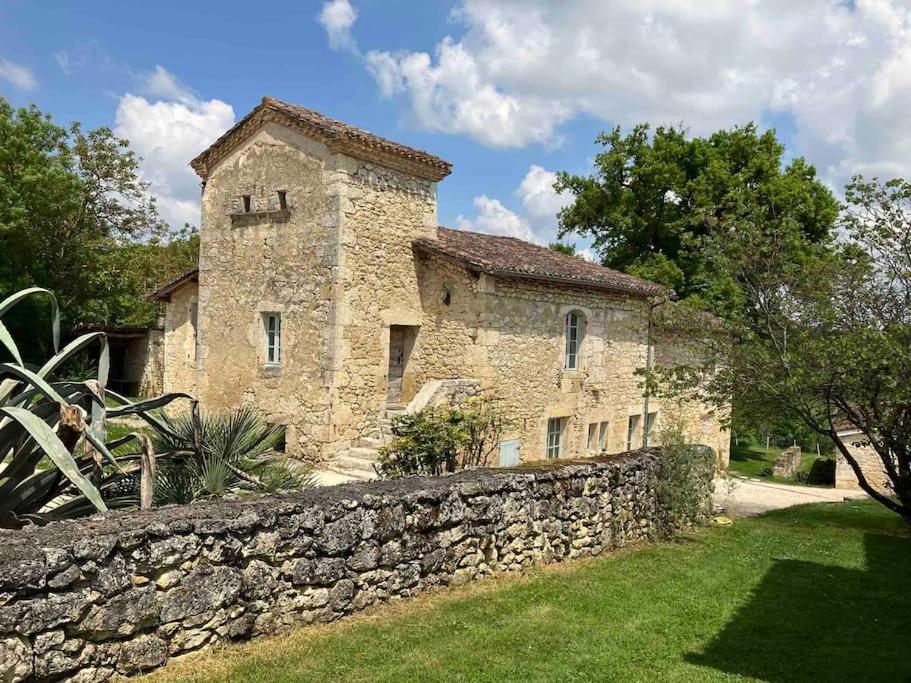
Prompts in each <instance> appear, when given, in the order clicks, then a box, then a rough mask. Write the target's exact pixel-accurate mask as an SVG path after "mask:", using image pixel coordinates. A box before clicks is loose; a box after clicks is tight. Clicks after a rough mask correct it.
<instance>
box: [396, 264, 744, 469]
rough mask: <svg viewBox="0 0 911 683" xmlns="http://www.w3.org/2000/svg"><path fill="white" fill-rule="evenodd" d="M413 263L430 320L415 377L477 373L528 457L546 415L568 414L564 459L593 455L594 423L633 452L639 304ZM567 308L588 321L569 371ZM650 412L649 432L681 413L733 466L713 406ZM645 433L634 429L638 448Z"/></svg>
mask: <svg viewBox="0 0 911 683" xmlns="http://www.w3.org/2000/svg"><path fill="white" fill-rule="evenodd" d="M417 268H418V282H419V286H420V292H421V307H422V310H423V314H424V317H423V325H422V327H421V330H420V332H419V334H418V337H417V341H416V343H415V348H414V351H413V353H412V361H411V362H412V363H413V364H414V366H415V368H416V369H415V373H416V376H417V380H418V384H423V383H425V382H428V381H432V380H437V379H446V378H455V377H463V378H476V379H478V380H480V381H481V383H482V386H483V388H484V389H489V390H493V391H494V392H495V393H496V395H497V396H498V397H499V398H500V400H501V405H502V409H503V410H504V412H505V413H506V414H507V415H509V417H510V418H512V420H513V426H512V428H511V429H510V430H508V431H507V432H506V433H505V434H504V435H503V438H504V439H512V438H517V439H519V440H520V449H521V451H520V452H521V458H522V460H523V462H527V461H530V460H541V459H543V458H544V457H545V442H546V433H547V422H548V419H549V418H565V419H566V426H565V428H564V439H563V442H564V447H563V456H562V457H569V458H572V457H579V456H583V455H587V454H589V455H590V454H593V452H592V451H590V450H589V449H588V428H589V425H590V424H593V423H596V424H598V425H599V429H600V424H601V423H607V425H608V433H607V439H606V443H605V450H606V452H608V453H619V452H622V451H625V450H627V449H628V445H627V427H628V423H629V418H630V416H633V415H640V416H641V414H642V410H643V389H642V379H641V377H640V376H639V375H637V374H636V371H637V369H639V368H642V367H644V366H645V353H646V334H647V318H646V309H645V305H644V304H643V303H642V302H639V301H635V300H631V299H625V298H623V297H620V296H617V295H610V294H608V293H605V292H602V291H597V290H593V289H586V288H580V287H572V286H569V285H557V284H552V283H546V282H537V281H522V280H517V279H504V278H496V279H494V278H490V277H488V276H483V275H482V276H480V277H478V276H472V275H471V274H470V273H468V271H466V270H465V269H464V268H463V267H461V266H458V265H455V264H452V263H450V262H448V261H446V260H444V259H440V258H435V257H424V256H422V257H421V258H420V259H418V262H417ZM447 301H448V303H446V302H447ZM570 311H577V312H580V313H582V315H583V319H584V333H583V340H582V348H581V356H580V363H579V369H578V370H571V371H570V370H565V369H564V349H565V344H566V340H565V335H564V319H565V316H566V314H567V313H569V312H570ZM656 355H657V354H656ZM649 413H657V414H658V422H657V423H656V425H655V426H654V427H653V430H652V435H653V437H652V438H653V439H654V436H655V435H656V434H657V433H658V432H659V431H660V424H661V420H662V416H664V417H665V418H668V419H669V418H673V419H681V420H683V422H684V424H685V425H686V427H687V432H688V434H689V435H690V436H691V438H693V439H694V440H696V441H697V442H698V443H703V444H705V445H708V446H711V447H712V448H713V449H714V450H715V451H716V452H717V453H718V454H719V459H720V464H721V465H722V466H725V465H726V464H727V451H728V437H727V433H726V432H725V431H724V430H723V429H722V419H721V418H722V416H719V415H716V414H715V413H713V412H712V411H711V410H710V409H709V408H708V407H707V406H704V405H701V404H700V403H699V402H698V401H694V400H692V399H687V400H680V401H673V400H669V399H663V400H661V399H657V398H653V399H652V400H651V401H650V404H649ZM640 424H642V422H641V421H640ZM641 436H642V435H641V430H640V431H637V432H636V434H635V436H634V440H633V442H632V447H633V448H636V447H637V446H639V445H640V444H641ZM652 443H653V444H654V443H655V442H654V441H652ZM491 464H494V463H491Z"/></svg>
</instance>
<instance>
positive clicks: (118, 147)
mask: <svg viewBox="0 0 911 683" xmlns="http://www.w3.org/2000/svg"><path fill="white" fill-rule="evenodd" d="M166 242H167V239H166V226H165V224H164V223H163V221H162V220H161V219H160V217H159V216H158V212H157V211H156V208H155V201H154V198H152V197H151V195H150V194H149V192H148V183H146V182H144V181H142V180H141V178H140V174H139V166H138V159H137V157H136V156H135V154H134V153H133V152H132V151H130V149H129V145H128V142H127V141H126V140H123V139H120V138H117V137H115V136H114V135H113V133H112V132H111V131H110V130H109V129H108V128H99V129H97V130H92V131H89V132H85V131H83V129H82V128H81V126H80V125H79V124H78V123H74V124H72V125H71V126H70V127H69V128H64V127H61V126H59V125H57V124H55V123H54V122H53V121H52V119H51V117H50V116H49V115H47V114H44V113H42V112H41V111H40V110H39V109H38V108H37V107H35V106H31V107H28V108H23V109H18V110H17V109H13V107H11V106H10V105H9V103H8V102H6V101H5V100H3V99H2V98H0V293H2V292H7V293H9V292H12V291H16V290H18V289H22V288H25V287H30V286H36V285H37V286H41V287H45V288H47V289H50V290H52V291H53V292H54V293H55V294H56V296H57V298H58V300H59V301H60V305H61V310H63V311H64V312H65V313H64V315H65V316H66V317H65V318H64V321H63V324H64V326H68V325H72V324H73V323H75V322H85V323H97V324H112V323H118V322H121V321H123V320H129V319H131V316H133V318H135V317H136V316H135V313H134V312H132V311H130V309H131V304H130V302H132V303H133V304H135V303H137V302H138V300H139V299H140V298H141V297H142V295H143V294H144V293H145V292H139V291H137V290H136V287H135V283H134V282H132V280H133V279H135V278H136V277H137V274H136V273H133V272H131V271H130V269H131V268H133V267H134V265H135V266H136V267H139V265H140V264H136V263H135V260H134V259H135V256H136V253H137V252H139V251H142V248H141V247H138V246H136V245H137V244H143V245H144V244H148V245H155V244H162V243H166ZM124 247H128V248H127V249H126V250H125V251H123V248H124ZM153 251H154V250H153ZM152 262H153V260H152V258H151V257H150V256H147V257H146V260H145V262H144V263H142V264H141V267H142V270H141V271H140V272H145V274H146V276H147V277H148V276H150V275H152V274H153V273H157V272H160V271H159V270H158V269H157V268H153V269H151V270H150V269H149V268H148V266H149V264H150V263H152ZM32 313H33V312H32ZM146 313H147V311H146V312H145V313H144V314H143V315H144V316H145V317H146V318H147V317H148V316H147V315H146ZM19 314H20V318H22V317H24V318H25V319H28V317H29V315H30V313H29V311H25V309H24V308H23V309H22V310H20V311H19ZM139 317H143V316H139ZM11 324H12V327H14V328H15V327H17V325H16V321H12V322H11Z"/></svg>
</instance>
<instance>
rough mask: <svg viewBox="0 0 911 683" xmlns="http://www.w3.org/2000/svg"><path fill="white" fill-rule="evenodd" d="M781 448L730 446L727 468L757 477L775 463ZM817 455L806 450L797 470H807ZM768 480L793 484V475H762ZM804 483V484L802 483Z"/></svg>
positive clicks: (737, 472) (736, 472)
mask: <svg viewBox="0 0 911 683" xmlns="http://www.w3.org/2000/svg"><path fill="white" fill-rule="evenodd" d="M782 450H783V449H781V448H777V447H775V446H772V447H770V448H766V447H765V446H752V445H746V444H741V445H739V446H733V447H732V448H731V460H730V464H729V465H728V467H729V469H730V470H731V471H732V472H734V473H735V474H742V475H744V476H747V477H758V476H760V472H762V471H763V470H764V469H766V468H767V467H772V465H774V464H775V458H777V457H778V456H779V455H781V451H782ZM818 457H819V456H817V455H816V453H815V451H807V452H804V453H802V454H801V456H800V468H799V469H798V472H809V471H810V468H811V467H812V466H813V463H814V462H815V461H816V459H817V458H818ZM763 479H768V480H769V481H778V482H782V483H785V484H794V483H795V481H794V478H793V477H763ZM804 485H805V484H804Z"/></svg>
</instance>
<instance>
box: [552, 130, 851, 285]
mask: <svg viewBox="0 0 911 683" xmlns="http://www.w3.org/2000/svg"><path fill="white" fill-rule="evenodd" d="M597 142H598V143H599V144H600V145H601V146H602V147H603V148H604V149H603V151H601V152H600V153H599V154H598V155H597V156H596V157H595V167H594V172H593V173H592V174H591V175H573V174H569V173H560V174H558V179H557V182H556V185H555V188H556V189H557V190H558V191H559V192H561V193H562V192H566V193H569V194H571V195H572V196H573V198H574V201H573V203H572V204H570V205H569V206H567V207H566V208H564V209H563V210H562V211H561V212H560V214H559V221H560V237H561V238H562V237H564V236H566V235H569V234H578V235H581V236H584V237H590V238H592V239H593V242H594V243H593V248H594V250H595V251H596V252H597V253H598V254H599V255H600V256H601V258H602V262H603V263H604V265H607V266H610V267H612V268H617V269H620V270H624V271H627V272H630V273H632V274H635V275H638V276H640V277H645V278H647V279H651V280H654V281H656V282H660V283H661V284H664V285H667V286H669V287H672V288H674V289H675V290H676V291H677V293H678V294H680V295H681V296H683V297H687V296H691V295H694V294H698V295H699V296H701V297H702V298H714V299H717V298H722V299H729V300H732V301H736V298H737V294H736V286H734V283H731V282H730V281H728V280H727V279H726V278H725V277H724V275H723V274H718V273H717V272H715V271H713V270H712V269H711V268H708V267H707V263H706V258H705V257H704V255H703V254H702V249H701V242H702V239H703V238H704V237H706V236H707V235H710V234H711V233H712V232H713V231H716V230H718V229H722V230H723V229H724V228H725V226H727V225H729V224H730V222H731V220H732V219H734V218H735V217H736V219H737V220H742V218H743V214H744V210H745V209H747V208H748V210H749V211H750V212H751V215H752V217H753V219H754V220H756V221H766V222H770V221H771V222H774V223H780V222H788V223H793V224H794V225H795V226H796V227H797V228H798V229H799V232H800V233H801V234H802V235H803V236H804V237H805V238H806V239H807V240H808V241H810V242H817V241H821V240H825V239H826V238H827V237H828V236H829V234H830V232H831V230H832V227H833V226H834V224H835V221H836V219H837V216H838V204H837V202H836V201H835V199H834V197H833V196H832V194H831V192H830V191H829V190H828V189H827V188H826V187H825V186H824V185H823V184H822V183H820V182H819V180H818V179H817V177H816V171H815V169H814V168H813V167H812V166H810V165H809V164H807V163H806V161H804V160H803V159H800V158H798V159H794V160H792V161H791V162H790V163H788V164H785V163H784V146H783V145H782V144H781V143H780V142H779V141H778V140H777V138H776V136H775V133H774V131H766V132H764V133H760V132H759V131H758V129H757V127H756V125H755V124H752V123H751V124H748V125H746V126H742V127H736V128H733V129H732V130H722V131H719V132H717V133H715V134H713V135H711V136H709V137H707V138H700V137H689V136H688V135H687V133H686V131H685V130H684V129H682V128H677V127H659V128H656V129H655V131H654V133H653V134H651V133H650V128H649V126H648V125H647V124H640V125H638V126H636V127H635V128H633V129H632V131H631V132H629V133H628V134H626V135H624V134H623V133H622V132H621V129H620V128H619V127H617V128H615V129H614V130H613V131H611V132H609V133H603V134H602V135H600V136H599V137H598V139H597Z"/></svg>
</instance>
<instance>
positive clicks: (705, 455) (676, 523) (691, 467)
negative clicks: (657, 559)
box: [657, 420, 716, 532]
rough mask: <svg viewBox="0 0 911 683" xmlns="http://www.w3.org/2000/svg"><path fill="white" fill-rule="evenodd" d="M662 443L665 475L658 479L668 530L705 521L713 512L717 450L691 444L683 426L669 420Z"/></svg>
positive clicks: (659, 494) (662, 433)
mask: <svg viewBox="0 0 911 683" xmlns="http://www.w3.org/2000/svg"><path fill="white" fill-rule="evenodd" d="M658 443H660V444H661V446H660V447H659V451H660V453H661V472H660V474H659V477H658V484H657V497H658V504H659V506H660V507H661V509H662V511H663V512H664V514H663V515H662V517H661V519H662V522H661V525H662V526H663V528H664V531H666V532H670V531H672V530H674V529H676V528H680V527H684V526H689V525H692V524H699V523H702V522H704V521H705V520H706V519H707V518H708V516H709V515H710V514H711V512H712V495H711V494H712V478H713V475H714V473H715V463H716V455H715V451H714V450H712V449H711V448H709V447H708V446H702V445H698V444H693V443H690V442H689V441H688V440H687V438H686V434H685V432H684V429H683V425H682V424H681V423H679V422H675V421H673V420H666V421H665V426H664V427H663V428H662V430H661V431H660V432H659V434H658Z"/></svg>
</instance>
